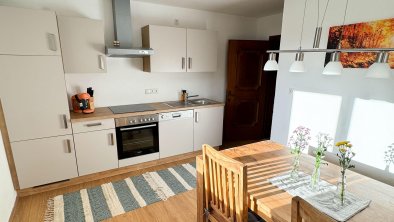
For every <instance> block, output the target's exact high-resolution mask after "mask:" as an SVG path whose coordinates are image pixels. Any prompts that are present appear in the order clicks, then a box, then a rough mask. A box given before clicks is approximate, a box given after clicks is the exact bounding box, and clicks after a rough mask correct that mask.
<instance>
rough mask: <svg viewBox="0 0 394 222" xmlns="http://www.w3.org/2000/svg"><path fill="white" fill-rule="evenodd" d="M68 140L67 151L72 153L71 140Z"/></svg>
mask: <svg viewBox="0 0 394 222" xmlns="http://www.w3.org/2000/svg"><path fill="white" fill-rule="evenodd" d="M66 141H67V153H71V140H66Z"/></svg>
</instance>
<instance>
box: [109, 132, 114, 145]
mask: <svg viewBox="0 0 394 222" xmlns="http://www.w3.org/2000/svg"><path fill="white" fill-rule="evenodd" d="M109 139H110V145H111V146H114V145H115V139H114V134H113V133H110V134H109Z"/></svg>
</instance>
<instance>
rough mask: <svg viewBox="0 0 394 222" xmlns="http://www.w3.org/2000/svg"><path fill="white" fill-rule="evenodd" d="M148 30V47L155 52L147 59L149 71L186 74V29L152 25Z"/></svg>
mask: <svg viewBox="0 0 394 222" xmlns="http://www.w3.org/2000/svg"><path fill="white" fill-rule="evenodd" d="M148 29H149V31H148V32H149V37H147V38H149V40H148V41H149V47H151V48H153V49H154V50H155V52H154V55H151V56H149V58H147V59H149V60H150V70H149V71H150V72H186V29H184V28H175V27H165V26H154V25H150V26H148ZM144 41H145V40H144ZM145 61H146V60H145ZM145 61H144V62H145ZM144 66H145V65H144ZM145 71H147V70H145Z"/></svg>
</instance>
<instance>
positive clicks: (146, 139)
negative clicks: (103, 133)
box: [115, 114, 159, 160]
mask: <svg viewBox="0 0 394 222" xmlns="http://www.w3.org/2000/svg"><path fill="white" fill-rule="evenodd" d="M158 119H159V117H158V115H157V114H155V115H145V116H133V117H125V118H117V119H115V123H116V139H117V143H118V158H119V160H121V159H126V158H131V157H137V156H142V155H146V154H152V153H158V152H159V126H158Z"/></svg>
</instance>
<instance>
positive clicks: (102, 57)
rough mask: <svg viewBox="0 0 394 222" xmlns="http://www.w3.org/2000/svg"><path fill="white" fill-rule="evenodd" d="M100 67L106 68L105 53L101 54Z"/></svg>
mask: <svg viewBox="0 0 394 222" xmlns="http://www.w3.org/2000/svg"><path fill="white" fill-rule="evenodd" d="M99 61H100V62H99V64H100V65H99V68H100V69H101V70H104V69H105V62H104V56H103V55H99Z"/></svg>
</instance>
